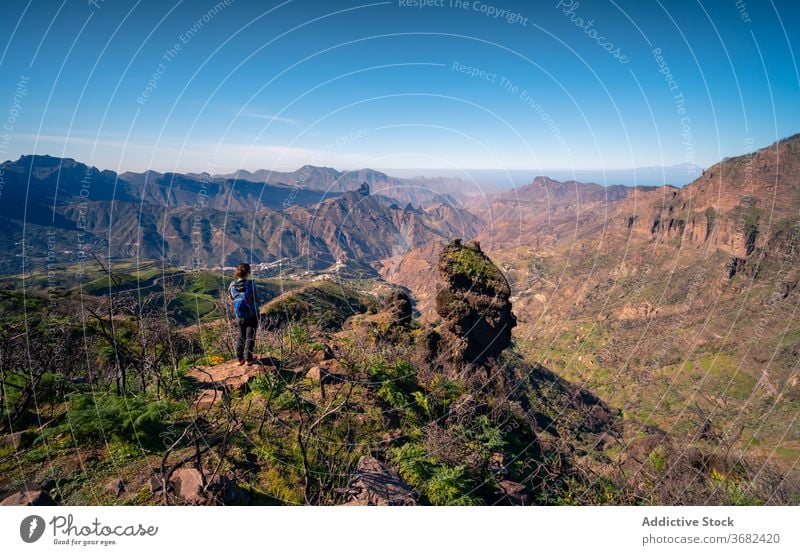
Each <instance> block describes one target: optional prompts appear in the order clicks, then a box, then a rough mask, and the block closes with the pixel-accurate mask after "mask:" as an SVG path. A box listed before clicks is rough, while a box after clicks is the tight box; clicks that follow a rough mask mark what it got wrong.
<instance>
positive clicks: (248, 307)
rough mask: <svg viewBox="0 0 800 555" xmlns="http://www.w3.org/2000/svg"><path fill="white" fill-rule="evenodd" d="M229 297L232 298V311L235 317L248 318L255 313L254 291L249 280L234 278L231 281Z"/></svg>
mask: <svg viewBox="0 0 800 555" xmlns="http://www.w3.org/2000/svg"><path fill="white" fill-rule="evenodd" d="M230 293H231V298H233V313H234V314H235V315H236V317H237V318H250V317H252V316H255V315H256V307H255V306H254V305H253V302H254V301H255V292H254V291H253V282H252V281H251V280H249V279H248V280H241V279H239V280H236V281H234V282H233V283H231V287H230Z"/></svg>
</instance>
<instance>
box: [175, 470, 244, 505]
mask: <svg viewBox="0 0 800 555" xmlns="http://www.w3.org/2000/svg"><path fill="white" fill-rule="evenodd" d="M211 474H212V473H211V472H209V471H205V472H200V471H199V470H198V469H197V468H194V467H183V468H179V469H178V470H176V471H175V472H174V473H173V474H172V477H171V479H170V482H171V485H172V490H173V491H174V492H175V495H176V497H177V498H178V500H179V501H180V502H181V503H183V504H185V505H242V504H245V503H246V502H247V500H248V495H247V493H245V492H244V491H243V490H242V489H241V488H239V486H238V485H237V484H236V482H235V481H234V480H233V479H231V478H229V477H227V476H222V475H219V474H217V475H215V476H214V477H213V478H212V479H211V481H210V482H208V483H207V480H208V477H209V476H210V475H211Z"/></svg>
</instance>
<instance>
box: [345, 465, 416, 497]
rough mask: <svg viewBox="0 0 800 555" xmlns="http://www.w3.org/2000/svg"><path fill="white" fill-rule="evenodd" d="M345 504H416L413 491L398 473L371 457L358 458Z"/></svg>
mask: <svg viewBox="0 0 800 555" xmlns="http://www.w3.org/2000/svg"><path fill="white" fill-rule="evenodd" d="M347 493H348V495H349V496H350V501H349V502H348V503H346V504H347V505H416V504H417V500H416V497H415V495H414V492H413V491H412V490H411V488H410V487H409V486H408V484H406V483H405V482H404V481H403V479H402V478H401V477H400V475H399V474H398V473H397V472H395V471H394V470H392V469H390V468H387V467H386V466H384V465H383V464H381V462H380V461H378V460H377V459H375V458H373V457H369V456H363V457H361V458H360V459H359V461H358V465H357V467H356V471H355V473H354V474H353V476H352V477H351V479H350V485H349V487H348V490H347Z"/></svg>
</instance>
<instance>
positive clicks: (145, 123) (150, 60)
mask: <svg viewBox="0 0 800 555" xmlns="http://www.w3.org/2000/svg"><path fill="white" fill-rule="evenodd" d="M423 3H425V0H423ZM404 4H413V2H404V1H399V0H394V1H392V2H376V3H370V2H358V1H340V0H334V1H327V2H321V1H320V2H317V1H308V0H306V1H301V0H295V1H287V2H282V3H281V2H278V1H267V2H254V1H247V0H228V5H224V3H221V2H219V0H198V1H189V0H185V1H183V2H178V3H170V2H163V1H154V0H141V1H138V2H137V1H135V0H113V1H112V0H106V1H100V0H96V2H94V3H91V2H89V1H88V0H68V1H65V2H62V1H60V0H59V1H49V0H45V1H35V2H31V3H29V2H28V0H4V2H3V3H2V7H1V8H0V11H2V16H3V17H2V18H0V30H1V31H2V33H0V36H2V37H3V40H4V41H7V42H6V43H5V44H3V45H2V46H0V48H3V55H2V59H0V65H1V66H2V73H1V75H2V85H0V119H3V120H4V121H5V122H6V123H7V124H8V123H9V122H10V127H11V130H8V128H6V131H5V133H6V136H5V140H4V141H3V148H2V149H0V158H3V159H15V158H17V157H18V156H19V155H20V154H27V153H37V154H45V153H46V154H51V155H55V156H68V157H73V158H76V159H79V160H81V161H85V162H87V163H91V164H93V165H96V166H98V167H101V168H109V169H114V170H143V169H146V168H154V169H158V170H162V171H173V170H178V171H210V172H212V173H214V172H224V171H229V170H232V169H235V168H240V167H241V168H247V169H256V168H276V169H294V168H296V167H298V166H300V165H302V164H305V163H310V164H315V165H328V166H333V167H337V168H341V169H347V168H354V167H374V168H450V169H456V170H457V169H461V168H500V169H502V168H510V169H523V168H524V169H529V168H530V169H537V168H564V169H575V170H581V169H588V168H608V169H611V168H630V167H641V166H658V165H672V164H678V163H683V162H694V163H696V164H699V165H701V166H704V167H706V166H708V165H710V164H712V163H715V162H716V161H718V160H719V159H721V158H722V157H724V156H730V155H735V154H740V153H743V152H746V151H748V150H752V149H754V148H759V147H762V146H765V145H767V144H770V143H772V142H773V141H775V140H776V139H777V138H780V137H784V136H787V135H791V134H794V133H797V132H799V131H800V110H798V109H797V107H798V105H799V104H800V103H798V100H800V77H798V69H797V64H796V59H795V58H796V57H798V56H800V52H794V50H795V49H796V47H797V45H798V28H800V25H798V23H800V20H799V19H798V7H796V2H793V1H790V0H780V1H778V0H775V1H770V0H766V1H759V2H756V1H751V2H747V3H746V4H745V3H743V2H740V3H739V4H738V5H737V3H736V2H735V1H734V0H725V1H723V0H720V1H703V2H693V1H688V0H687V1H680V2H678V1H672V2H668V1H665V0H662V1H661V2H660V3H659V2H658V1H654V2H642V1H641V0H638V1H623V0H616V1H614V2H609V1H604V0H597V1H589V0H586V1H585V2H578V1H575V0H561V1H559V0H556V1H546V2H512V1H501V0H498V1H496V2H495V1H493V0H492V1H487V2H462V3H461V4H460V5H458V6H456V5H455V4H456V2H455V0H452V2H451V0H436V1H435V4H436V5H429V6H424V7H417V6H410V5H408V6H407V5H404ZM215 6H216V7H215ZM742 6H743V7H742ZM502 10H505V12H502ZM498 14H500V17H495V15H498ZM590 21H591V23H589V22H590ZM190 35H191V36H190ZM176 44H178V45H180V49H179V50H175V49H174V47H175V45H176ZM657 49H660V53H661V56H662V58H657V57H656V55H655V54H654V51H656V52H658V51H657ZM171 51H172V52H171ZM467 68H475V73H477V74H476V75H474V76H473V75H472V72H473V70H472V69H467ZM665 68H668V69H669V74H671V76H672V78H671V79H668V78H667V76H666V75H665V73H666V70H665ZM480 72H483V73H482V74H481V73H480ZM156 77H157V78H156ZM21 80H22V81H23V86H22V87H20V86H19V85H18V83H20V81H21ZM20 89H22V91H24V92H21V91H20ZM676 97H677V99H676ZM681 98H682V99H683V100H679V99H681Z"/></svg>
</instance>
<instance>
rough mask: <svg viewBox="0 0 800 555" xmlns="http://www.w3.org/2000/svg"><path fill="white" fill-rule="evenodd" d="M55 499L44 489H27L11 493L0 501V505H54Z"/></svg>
mask: <svg viewBox="0 0 800 555" xmlns="http://www.w3.org/2000/svg"><path fill="white" fill-rule="evenodd" d="M55 504H56V503H55V501H53V499H52V498H51V497H50V495H49V494H48V493H47V492H46V491H42V490H28V491H19V492H17V493H12V494H11V495H9V496H8V497H6V498H5V499H3V500H2V501H0V505H3V506H8V505H25V506H31V507H43V506H52V505H55Z"/></svg>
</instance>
